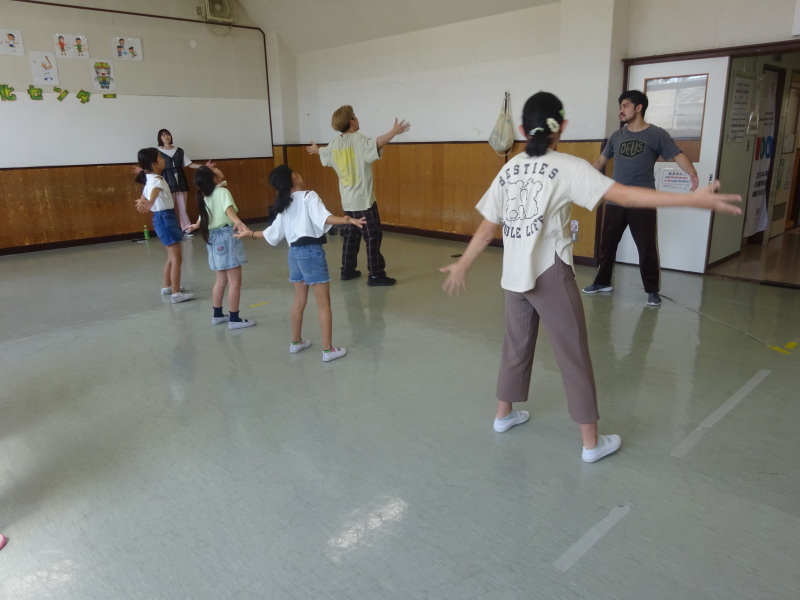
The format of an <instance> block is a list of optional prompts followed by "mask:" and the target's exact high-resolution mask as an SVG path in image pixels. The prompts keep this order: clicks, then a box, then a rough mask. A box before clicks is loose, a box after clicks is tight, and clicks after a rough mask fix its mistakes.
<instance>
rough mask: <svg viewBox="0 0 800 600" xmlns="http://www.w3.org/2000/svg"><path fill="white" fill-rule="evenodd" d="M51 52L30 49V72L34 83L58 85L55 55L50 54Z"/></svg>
mask: <svg viewBox="0 0 800 600" xmlns="http://www.w3.org/2000/svg"><path fill="white" fill-rule="evenodd" d="M52 54H53V53H52V52H34V51H31V53H30V61H31V72H32V73H33V83H34V84H35V85H59V82H58V67H57V66H56V59H55V55H53V56H51V55H52Z"/></svg>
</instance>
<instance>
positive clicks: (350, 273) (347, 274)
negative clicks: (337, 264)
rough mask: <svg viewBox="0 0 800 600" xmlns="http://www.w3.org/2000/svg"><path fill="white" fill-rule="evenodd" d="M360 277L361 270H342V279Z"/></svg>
mask: <svg viewBox="0 0 800 600" xmlns="http://www.w3.org/2000/svg"><path fill="white" fill-rule="evenodd" d="M358 277H361V271H356V270H353V271H342V281H347V280H348V279H357V278H358Z"/></svg>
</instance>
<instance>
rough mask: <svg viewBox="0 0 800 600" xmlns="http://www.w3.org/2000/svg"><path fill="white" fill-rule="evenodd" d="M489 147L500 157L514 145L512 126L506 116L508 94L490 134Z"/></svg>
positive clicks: (507, 115)
mask: <svg viewBox="0 0 800 600" xmlns="http://www.w3.org/2000/svg"><path fill="white" fill-rule="evenodd" d="M489 145H490V146H491V147H492V148H493V149H494V151H495V152H497V153H498V154H500V155H504V154H505V153H506V152H507V151H508V150H509V149H510V148H511V146H513V145H514V124H513V123H512V122H511V115H510V114H508V92H506V97H505V100H503V110H501V111H500V116H498V117H497V122H496V123H495V124H494V129H492V134H491V135H490V136H489Z"/></svg>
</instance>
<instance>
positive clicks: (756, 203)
mask: <svg viewBox="0 0 800 600" xmlns="http://www.w3.org/2000/svg"><path fill="white" fill-rule="evenodd" d="M758 88H759V89H758V91H757V93H758V94H759V101H758V107H759V115H758V131H757V132H756V140H755V144H754V152H753V167H752V169H751V171H750V189H749V190H748V191H747V209H746V210H747V214H746V216H745V221H744V235H745V237H749V236H751V235H754V234H756V233H758V232H759V231H764V230H765V229H766V228H767V217H768V211H767V195H768V194H769V190H768V189H767V181H768V179H769V172H770V166H771V164H772V155H773V153H774V152H775V96H776V95H777V93H778V74H777V73H776V72H775V71H765V72H764V75H763V79H762V80H761V82H760V83H759V86H758Z"/></svg>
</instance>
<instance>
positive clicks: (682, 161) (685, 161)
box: [673, 152, 700, 191]
mask: <svg viewBox="0 0 800 600" xmlns="http://www.w3.org/2000/svg"><path fill="white" fill-rule="evenodd" d="M673 160H674V161H675V162H676V163H678V166H679V167H680V168H681V169H683V170H684V171H685V172H686V174H687V175H689V177H690V178H691V180H692V191H695V190H696V189H697V185H698V184H699V183H700V182H699V180H698V179H697V169H695V168H694V165H693V164H692V161H691V160H689V157H688V156H686V155H685V154H684V153H683V152H681V153H680V154H678V156H676V157H675V158H674V159H673Z"/></svg>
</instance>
